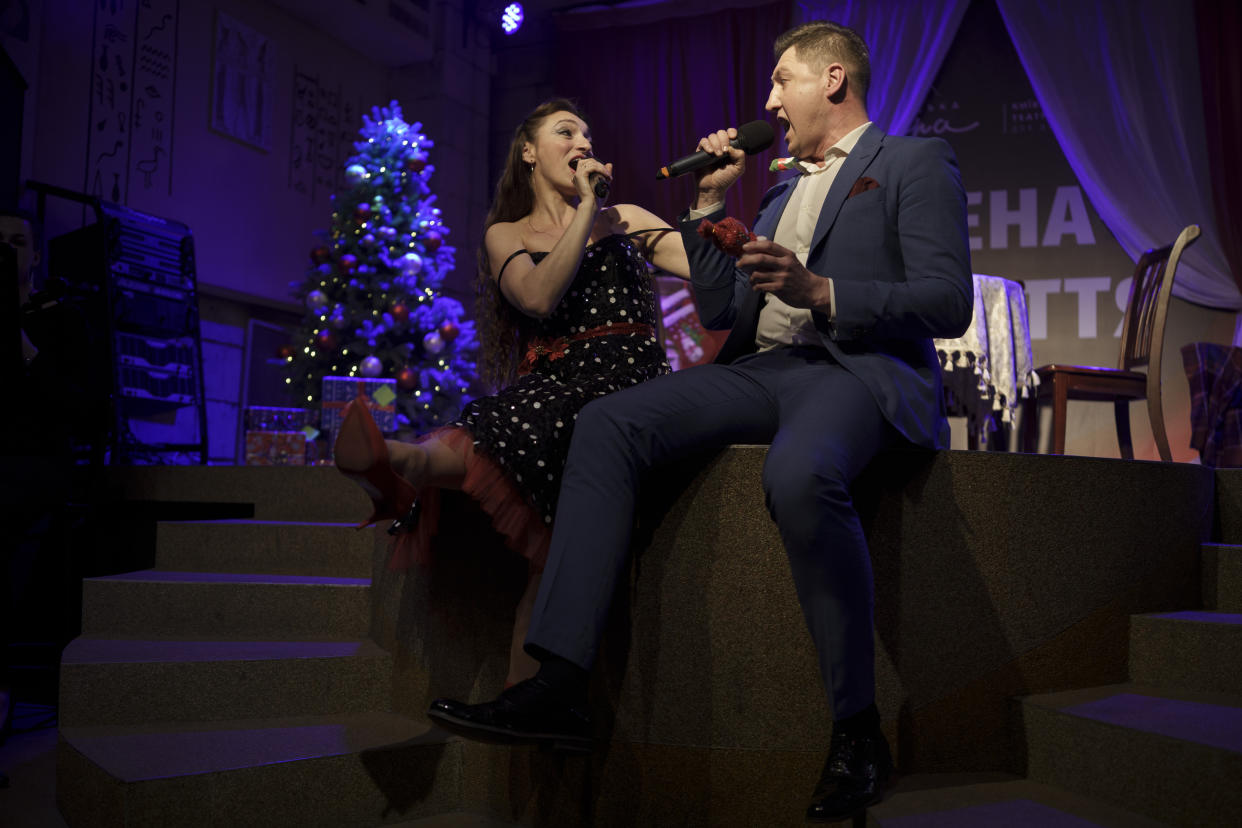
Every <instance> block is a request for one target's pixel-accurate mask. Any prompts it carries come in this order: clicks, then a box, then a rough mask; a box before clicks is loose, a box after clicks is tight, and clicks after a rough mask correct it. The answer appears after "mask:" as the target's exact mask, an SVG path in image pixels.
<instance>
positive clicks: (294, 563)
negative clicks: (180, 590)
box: [155, 520, 374, 578]
mask: <svg viewBox="0 0 1242 828" xmlns="http://www.w3.org/2000/svg"><path fill="white" fill-rule="evenodd" d="M156 532H157V534H156V559H155V565H156V566H157V567H158V568H159V569H165V570H192V571H198V572H251V573H264V574H274V575H326V576H328V577H334V578H369V577H371V552H372V547H373V545H374V535H373V534H372V533H371V532H369V531H361V532H360V531H357V530H356V529H355V528H354V524H352V523H305V522H298V521H261V520H204V521H193V520H187V521H163V522H161V523H160V524H159V525H158V527H157V530H156Z"/></svg>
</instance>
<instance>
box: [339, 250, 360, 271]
mask: <svg viewBox="0 0 1242 828" xmlns="http://www.w3.org/2000/svg"><path fill="white" fill-rule="evenodd" d="M357 266H358V257H357V256H355V255H354V254H353V253H346V254H345V255H344V256H342V257H341V270H343V271H345V272H346V273H353V272H354V268H356V267H357Z"/></svg>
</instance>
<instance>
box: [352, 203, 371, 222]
mask: <svg viewBox="0 0 1242 828" xmlns="http://www.w3.org/2000/svg"><path fill="white" fill-rule="evenodd" d="M370 217H371V205H370V204H367V203H366V202H365V201H364V202H362V203H361V204H359V205H358V206H357V207H355V208H354V221H357V222H363V221H366V220H367V219H368V218H370Z"/></svg>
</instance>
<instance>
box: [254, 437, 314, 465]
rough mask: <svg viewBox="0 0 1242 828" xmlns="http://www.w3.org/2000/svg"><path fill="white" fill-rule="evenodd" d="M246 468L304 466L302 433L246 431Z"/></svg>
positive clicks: (304, 456) (304, 454) (304, 438)
mask: <svg viewBox="0 0 1242 828" xmlns="http://www.w3.org/2000/svg"><path fill="white" fill-rule="evenodd" d="M246 465H247V466H305V465H306V433H305V432H303V431H247V432H246Z"/></svg>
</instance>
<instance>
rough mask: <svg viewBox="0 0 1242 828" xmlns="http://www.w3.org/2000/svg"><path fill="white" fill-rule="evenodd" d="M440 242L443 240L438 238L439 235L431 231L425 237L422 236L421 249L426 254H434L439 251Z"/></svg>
mask: <svg viewBox="0 0 1242 828" xmlns="http://www.w3.org/2000/svg"><path fill="white" fill-rule="evenodd" d="M441 241H443V239H441V238H440V234H439V233H437V232H436V231H435V230H431V231H430V232H428V233H427V235H425V236H423V249H424V250H426V251H427V252H428V253H435V252H436V251H437V250H439V249H440V242H441Z"/></svg>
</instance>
